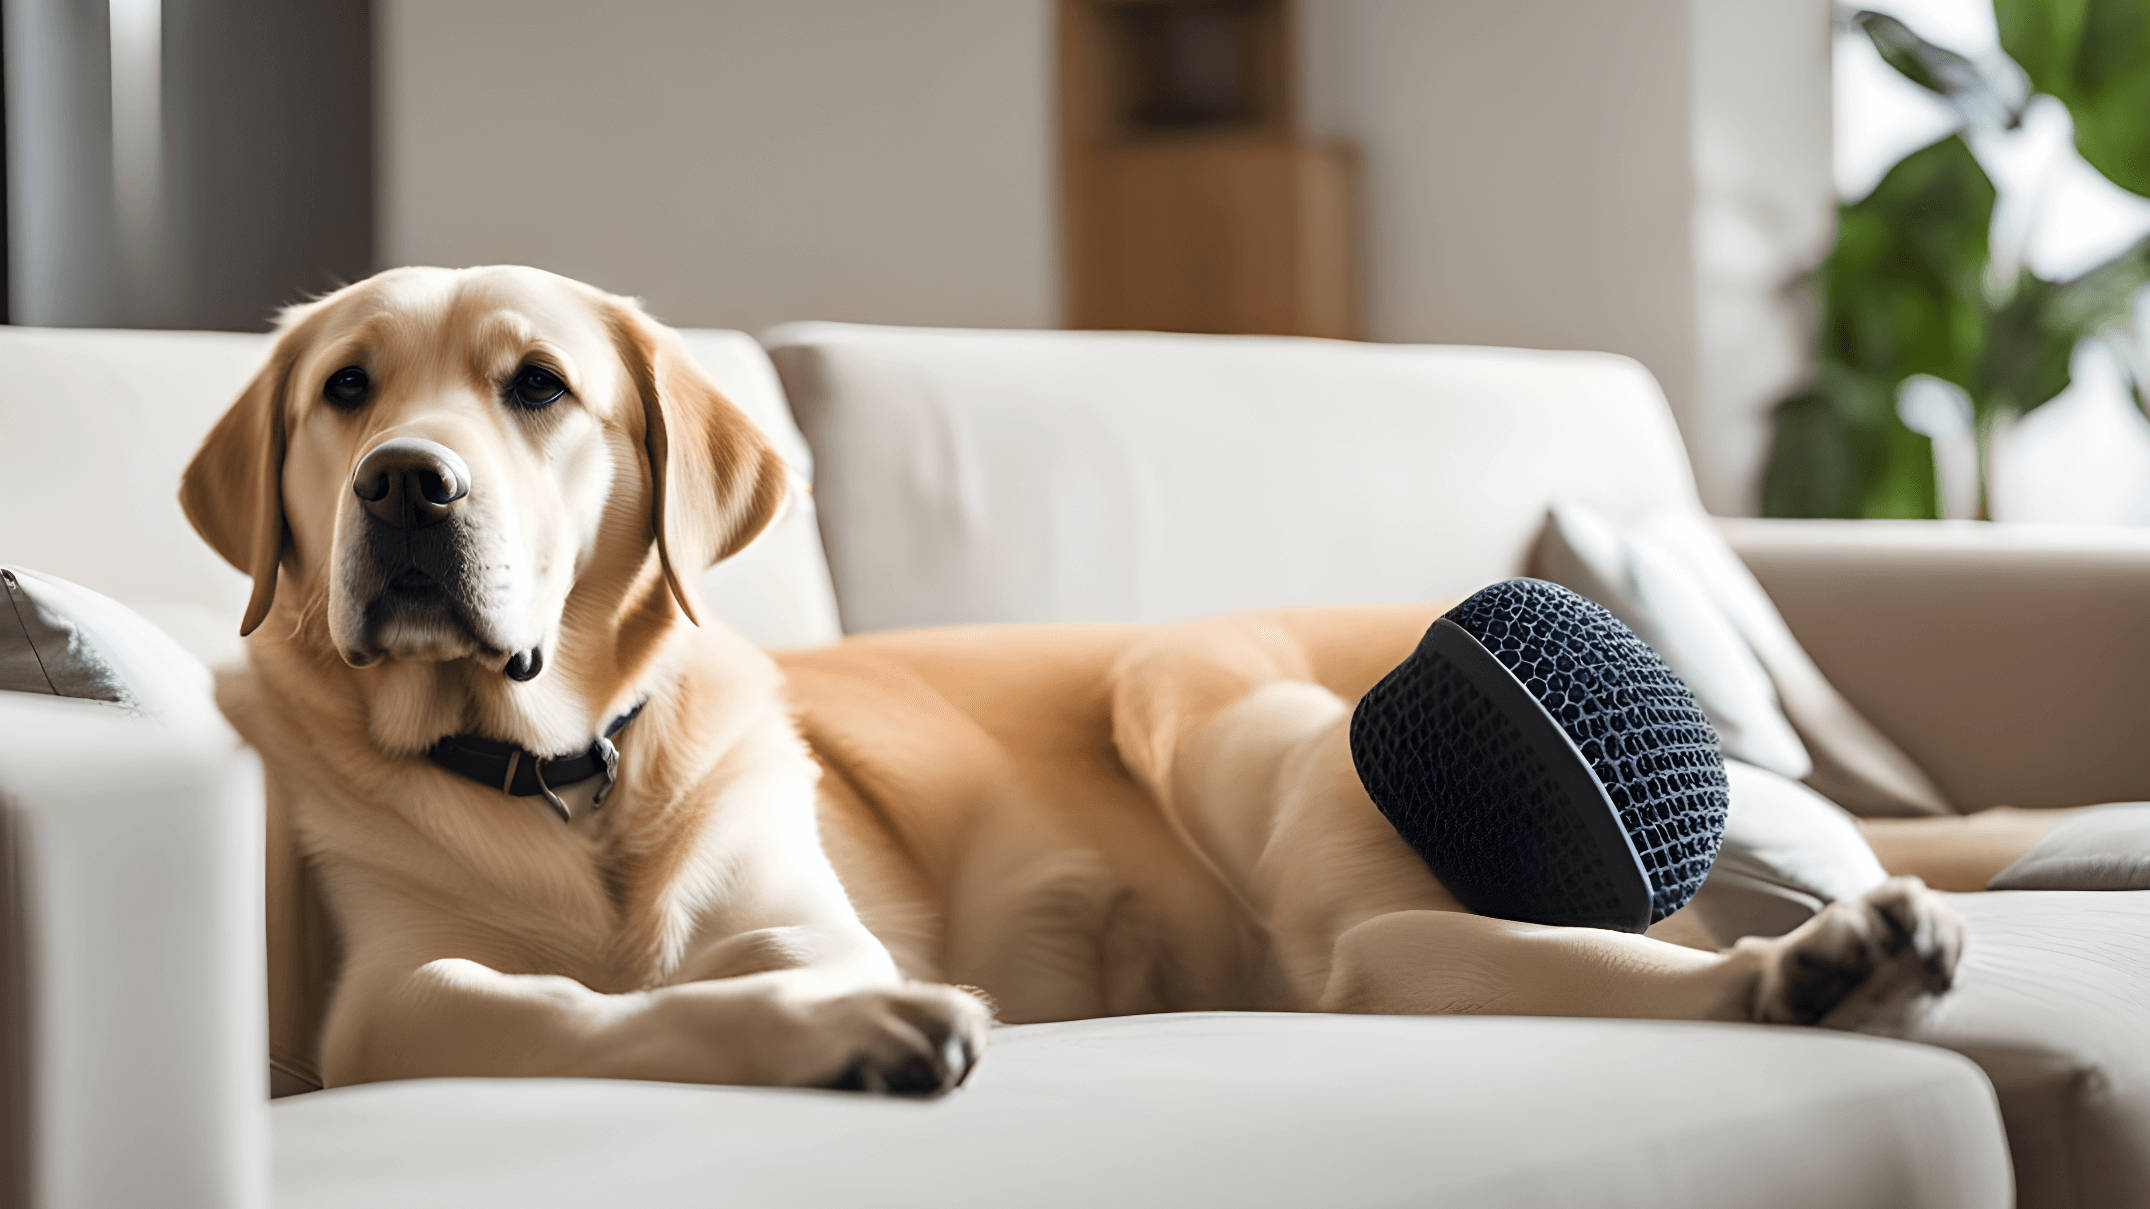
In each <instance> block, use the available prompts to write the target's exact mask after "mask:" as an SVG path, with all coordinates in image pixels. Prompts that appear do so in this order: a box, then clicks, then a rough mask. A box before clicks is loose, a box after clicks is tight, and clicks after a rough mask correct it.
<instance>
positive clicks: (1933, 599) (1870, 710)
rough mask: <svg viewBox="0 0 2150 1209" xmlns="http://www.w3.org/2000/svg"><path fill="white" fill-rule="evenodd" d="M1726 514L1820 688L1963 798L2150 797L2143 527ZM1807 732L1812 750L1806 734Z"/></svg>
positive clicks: (2080, 801)
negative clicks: (1816, 669)
mask: <svg viewBox="0 0 2150 1209" xmlns="http://www.w3.org/2000/svg"><path fill="white" fill-rule="evenodd" d="M1716 527H1717V528H1718V530H1719V531H1720V532H1722V533H1723V534H1724V535H1725V536H1726V538H1727V539H1728V540H1729V541H1730V542H1731V544H1732V545H1733V546H1734V547H1735V548H1736V549H1737V550H1738V553H1739V556H1740V559H1741V561H1743V562H1745V563H1747V564H1748V565H1749V566H1751V567H1752V568H1753V571H1754V574H1755V575H1756V576H1757V577H1758V578H1759V579H1760V581H1761V582H1762V583H1763V584H1764V585H1766V586H1767V588H1768V590H1769V598H1770V600H1771V601H1772V602H1773V603H1774V604H1775V605H1776V606H1777V608H1778V609H1779V610H1781V611H1782V613H1783V616H1784V619H1785V621H1786V622H1788V623H1789V624H1790V626H1791V627H1792V629H1794V630H1795V631H1797V632H1798V635H1799V642H1800V645H1801V646H1802V647H1803V648H1804V649H1805V650H1806V651H1808V652H1810V653H1811V654H1812V656H1813V659H1814V661H1815V662H1816V663H1817V664H1818V665H1819V666H1820V668H1821V669H1822V670H1823V671H1825V672H1826V673H1827V674H1828V683H1829V684H1831V685H1834V686H1835V687H1836V688H1837V689H1840V690H1842V695H1843V696H1844V697H1846V698H1848V699H1849V700H1850V701H1852V702H1855V703H1856V704H1857V707H1858V712H1859V714H1860V715H1862V716H1864V717H1866V718H1869V719H1872V721H1873V723H1874V725H1875V726H1878V727H1880V728H1881V729H1882V730H1883V731H1885V732H1887V734H1888V736H1889V738H1890V739H1892V740H1894V741H1895V742H1896V743H1897V744H1900V745H1901V746H1902V749H1903V750H1904V751H1905V752H1907V753H1908V754H1909V755H1910V756H1911V757H1913V758H1914V759H1915V760H1916V761H1917V763H1918V767H1919V768H1922V769H1924V770H1925V771H1926V772H1928V773H1931V774H1932V775H1933V777H1934V778H1935V779H1936V780H1937V781H1938V783H1939V784H1940V786H1941V788H1942V789H1943V790H1944V791H1945V793H1946V797H1947V799H1948V801H1949V802H1950V803H1951V804H1953V805H1954V806H1955V807H1956V808H1957V809H1959V810H1962V811H1964V812H1966V813H1968V812H1973V811H1984V810H1985V809H1986V808H1987V807H1989V806H2007V805H2013V806H2083V805H2091V804H2095V803H2103V802H2135V801H2143V800H2150V759H2145V758H2144V755H2143V720H2144V702H2143V695H2144V694H2143V686H2144V685H2145V684H2150V625H2145V624H2144V608H2143V605H2144V602H2145V601H2150V529H2115V528H2108V529H2092V528H2088V527H2082V528H2063V527H2059V526H2048V525H2012V524H2011V525H1993V524H1984V523H1979V522H1973V521H1964V522H1961V523H1958V522H1953V521H1823V520H1797V521H1794V520H1739V521H1731V520H1724V521H1719V522H1718V524H1717V526H1716ZM1763 662H1764V664H1765V665H1767V664H1768V662H1769V661H1768V660H1767V659H1764V660H1763ZM1778 689H1779V691H1780V692H1781V693H1782V694H1783V695H1784V698H1785V702H1786V705H1787V706H1788V707H1789V706H1790V705H1791V704H1792V702H1793V700H1794V698H1795V696H1796V694H1794V693H1792V692H1791V691H1790V690H1789V689H1787V688H1786V687H1785V683H1784V681H1783V679H1782V678H1781V677H1780V679H1779V682H1778ZM1793 721H1794V722H1798V721H1799V718H1798V717H1797V716H1796V715H1795V716H1794V718H1793ZM1808 743H1809V746H1810V748H1814V747H1816V746H1817V745H1816V744H1815V743H1814V740H1813V737H1812V736H1811V735H1809V736H1808ZM1818 756H1819V752H1818V751H1817V758H1818ZM1818 787H1819V788H1821V789H1822V792H1823V793H1825V794H1828V795H1829V796H1830V797H1831V798H1832V799H1834V800H1835V801H1837V802H1839V803H1841V804H1842V805H1845V806H1847V807H1850V808H1852V809H1853V812H1854V813H1863V812H1862V811H1861V810H1860V809H1859V807H1858V805H1857V804H1856V803H1855V802H1853V801H1852V800H1851V799H1849V798H1845V797H1841V796H1838V795H1837V794H1836V793H1835V792H1832V790H1831V789H1830V788H1829V787H1828V786H1826V785H1819V784H1818ZM2006 863H2007V861H2006V860H2005V859H2004V860H2003V861H2002V862H2001V864H2004V865H2005V864H2006ZM1999 867H2000V866H1999V865H1996V866H1994V869H1989V870H1987V871H1986V873H1985V874H1984V875H1982V876H1981V877H1980V879H1979V882H1978V884H1980V885H1984V884H1985V878H1986V877H1990V876H1992V873H1993V872H1994V870H1995V869H1998V868H1999Z"/></svg>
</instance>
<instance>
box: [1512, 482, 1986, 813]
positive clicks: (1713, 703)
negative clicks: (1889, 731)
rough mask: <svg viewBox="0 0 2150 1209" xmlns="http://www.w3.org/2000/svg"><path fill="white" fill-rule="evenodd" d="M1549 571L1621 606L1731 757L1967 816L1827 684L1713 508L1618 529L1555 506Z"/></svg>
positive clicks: (1544, 549)
mask: <svg viewBox="0 0 2150 1209" xmlns="http://www.w3.org/2000/svg"><path fill="white" fill-rule="evenodd" d="M1536 571H1537V574H1539V575H1541V576H1543V577H1544V578H1546V579H1549V580H1552V581H1553V582H1555V583H1558V584H1563V585H1565V586H1567V587H1570V588H1573V589H1574V590H1575V591H1577V592H1580V593H1582V594H1583V595H1585V596H1588V597H1590V598H1591V599H1593V600H1596V601H1598V602H1599V603H1600V604H1603V605H1604V606H1605V607H1606V608H1608V609H1611V610H1612V611H1613V613H1614V615H1616V616H1618V617H1619V618H1620V620H1622V621H1623V622H1626V623H1627V625H1628V628H1630V629H1632V630H1634V631H1635V632H1636V633H1637V634H1638V635H1640V636H1641V637H1642V639H1643V641H1645V642H1648V643H1649V644H1650V645H1651V646H1653V647H1655V648H1656V649H1657V651H1658V653H1659V654H1660V655H1663V656H1664V657H1665V662H1666V663H1667V664H1669V665H1671V667H1672V670H1673V671H1674V672H1676V673H1678V674H1679V676H1680V678H1681V679H1683V680H1686V681H1687V682H1688V687H1689V688H1691V689H1693V690H1694V693H1695V697H1696V700H1697V702H1698V704H1700V705H1701V706H1702V709H1703V712H1704V713H1706V714H1708V715H1709V716H1710V721H1711V723H1712V724H1714V725H1716V726H1717V728H1718V732H1719V737H1720V739H1721V740H1722V741H1723V743H1724V750H1725V754H1726V755H1728V756H1733V757H1736V758H1739V759H1743V760H1747V761H1749V762H1750V763H1754V764H1758V765H1760V766H1762V767H1765V768H1769V769H1771V770H1773V771H1776V772H1779V773H1782V774H1784V775H1786V776H1790V777H1796V778H1798V779H1800V780H1804V781H1806V782H1807V783H1809V784H1810V785H1812V786H1813V787H1814V788H1815V789H1817V790H1819V791H1820V792H1821V793H1822V795H1823V796H1824V797H1826V798H1828V799H1829V800H1831V801H1833V802H1836V803H1839V804H1841V805H1842V806H1843V807H1844V808H1845V809H1848V810H1850V811H1851V812H1852V813H1853V814H1858V815H1869V816H1871V815H1948V814H1953V813H1954V811H1953V810H1952V808H1951V807H1950V806H1949V804H1948V799H1947V798H1946V797H1944V796H1943V795H1942V793H1941V790H1940V788H1939V787H1938V786H1937V785H1935V784H1934V782H1933V779H1932V778H1931V777H1928V776H1927V775H1926V773H1925V771H1924V770H1922V769H1921V768H1919V766H1918V764H1917V763H1916V762H1914V761H1913V760H1912V759H1911V757H1910V756H1908V755H1906V754H1905V753H1904V751H1903V749H1902V748H1900V747H1898V746H1897V745H1896V744H1895V743H1893V742H1891V741H1890V740H1889V738H1888V736H1886V735H1884V734H1882V733H1881V732H1880V730H1878V729H1876V728H1875V726H1874V724H1873V723H1871V722H1869V721H1867V720H1866V717H1865V715H1863V714H1861V713H1860V712H1859V711H1858V710H1857V709H1856V708H1855V707H1854V706H1853V705H1852V704H1851V702H1849V701H1847V700H1845V698H1844V695H1843V694H1842V693H1839V692H1837V691H1836V688H1835V686H1833V685H1831V684H1830V683H1829V681H1828V679H1827V678H1826V677H1824V676H1823V675H1822V672H1821V669H1820V668H1819V667H1816V666H1815V664H1814V660H1813V659H1812V658H1811V657H1810V656H1808V654H1807V652H1806V648H1804V647H1802V646H1800V645H1799V640H1798V638H1796V637H1794V636H1793V634H1792V631H1791V627H1790V626H1788V625H1786V624H1785V622H1784V617H1783V615H1782V614H1780V613H1778V612H1777V607H1776V605H1775V604H1773V603H1772V602H1771V601H1770V599H1769V594H1768V593H1767V592H1765V591H1763V589H1762V585H1761V583H1760V581H1758V580H1756V579H1755V577H1754V573H1753V572H1752V571H1749V570H1748V569H1747V565H1746V564H1745V563H1743V562H1741V561H1740V558H1739V555H1738V554H1736V553H1734V552H1733V550H1732V547H1731V546H1730V545H1729V544H1728V543H1726V541H1725V540H1724V535H1723V534H1721V533H1719V532H1718V531H1717V527H1716V526H1715V525H1714V524H1712V523H1711V521H1710V519H1709V517H1707V516H1705V515H1703V514H1702V513H1701V512H1700V511H1698V510H1696V509H1692V508H1661V509H1657V510H1655V511H1651V512H1648V513H1646V514H1645V515H1643V516H1642V517H1641V519H1639V520H1636V521H1632V522H1629V523H1623V524H1618V525H1616V524H1614V523H1613V522H1611V521H1609V520H1607V519H1606V518H1605V517H1604V516H1603V515H1601V514H1599V513H1596V512H1593V511H1591V510H1590V509H1589V508H1587V507H1585V506H1583V505H1581V504H1578V503H1574V502H1562V503H1558V504H1555V505H1554V506H1553V508H1552V510H1551V515H1550V516H1549V517H1548V518H1547V522H1546V527H1545V532H1544V534H1543V536H1542V537H1541V539H1540V541H1539V543H1538V549H1537V555H1536ZM1729 647H1738V648H1740V649H1739V651H1738V652H1737V653H1734V652H1732V651H1731V650H1729V649H1728V648H1729ZM1757 671H1759V673H1760V676H1761V680H1762V683H1763V684H1765V685H1767V686H1768V690H1769V691H1768V693H1767V695H1766V697H1765V696H1763V695H1761V694H1759V693H1757V691H1756V689H1755V685H1754V679H1755V674H1756V673H1757ZM1787 735H1789V736H1791V739H1790V742H1791V743H1794V744H1798V749H1797V751H1796V753H1795V752H1794V751H1793V748H1792V747H1791V746H1790V745H1788V744H1787V742H1786V736H1787Z"/></svg>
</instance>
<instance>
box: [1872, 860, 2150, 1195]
mask: <svg viewBox="0 0 2150 1209" xmlns="http://www.w3.org/2000/svg"><path fill="white" fill-rule="evenodd" d="M1945 897H1946V899H1947V901H1948V903H1949V905H1950V906H1952V907H1954V908H1955V909H1956V910H1957V911H1958V912H1959V913H1960V914H1961V915H1962V916H1963V917H1964V920H1965V922H1966V923H1967V925H1968V928H1969V930H1968V934H1967V936H1966V939H1965V942H1964V949H1963V962H1962V965H1961V966H1960V967H1959V968H1958V970H1957V973H1956V987H1955V989H1954V990H1953V991H1951V992H1950V993H1949V994H1947V995H1945V996H1943V997H1942V998H1940V999H1939V1000H1937V1001H1935V1003H1934V1006H1933V1008H1932V1010H1931V1011H1930V1012H1929V1013H1928V1014H1927V1017H1926V1019H1925V1020H1923V1021H1922V1022H1920V1024H1919V1025H1918V1027H1916V1028H1915V1029H1913V1030H1912V1031H1911V1033H1910V1034H1909V1035H1910V1036H1911V1038H1912V1039H1914V1040H1918V1041H1926V1042H1930V1043H1932V1044H1936V1045H1945V1046H1948V1047H1949V1048H1951V1049H1955V1050H1958V1051H1960V1052H1962V1053H1963V1054H1965V1055H1967V1056H1969V1057H1971V1058H1972V1059H1974V1060H1976V1061H1977V1062H1978V1063H1979V1065H1980V1066H1982V1067H1984V1068H1985V1071H1986V1073H1987V1075H1988V1076H1989V1077H1991V1078H1992V1080H1993V1085H1994V1087H1995V1089H1996V1090H1997V1091H1998V1092H1999V1094H2000V1100H2001V1115H2002V1116H2003V1117H2005V1118H2006V1119H2007V1122H2008V1138H2009V1147H2010V1149H2011V1151H2012V1152H2013V1154H2014V1156H2015V1168H2016V1184H2017V1188H2018V1201H2017V1204H2018V1205H2020V1206H2021V1207H2022V1209H2106V1207H2108V1206H2119V1205H2150V892H2145V891H2128V892H2121V893H2091V892H2070V891H2032V892H2025V893H2012V894H1950V895H1947V896H1945Z"/></svg>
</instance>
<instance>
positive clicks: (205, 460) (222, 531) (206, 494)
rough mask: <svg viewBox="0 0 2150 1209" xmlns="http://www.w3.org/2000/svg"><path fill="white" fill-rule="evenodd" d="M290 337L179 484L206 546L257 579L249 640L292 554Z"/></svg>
mask: <svg viewBox="0 0 2150 1209" xmlns="http://www.w3.org/2000/svg"><path fill="white" fill-rule="evenodd" d="M290 343H291V342H290V338H289V337H288V336H286V337H285V338H284V339H281V340H278V341H277V344H276V349H275V351H274V352H272V353H270V354H269V361H268V364H266V365H264V366H262V367H261V369H260V371H259V372H258V373H256V374H255V375H254V380H253V381H252V382H250V383H248V384H247V387H246V389H245V390H243V391H241V392H240V393H239V398H238V400H237V401H236V402H234V403H233V404H232V405H231V409H230V410H229V411H226V412H225V413H224V418H223V419H221V420H218V421H217V422H216V427H214V428H212V429H210V430H209V435H208V437H207V438H205V439H204V440H203V441H202V447H201V449H199V450H197V451H196V452H195V454H194V460H193V461H191V462H189V463H187V470H186V473H185V474H184V475H182V476H181V477H180V480H179V505H180V507H181V508H184V509H185V510H186V513H187V520H188V521H189V522H191V523H192V524H193V526H194V531H195V532H196V533H199V534H201V535H202V540H203V541H206V542H208V543H209V544H210V545H211V546H212V547H214V548H215V550H216V552H217V553H218V554H221V555H223V556H224V561H225V562H228V563H230V564H231V565H232V566H234V567H237V568H239V569H240V570H241V571H244V572H246V573H247V574H248V575H251V576H253V577H254V595H253V597H252V598H251V599H249V600H248V601H247V602H246V619H245V620H244V621H242V622H241V623H240V625H239V633H240V635H241V636H242V637H244V636H245V635H247V634H251V633H253V632H254V627H256V626H258V625H260V624H261V619H262V618H264V617H267V616H268V615H269V605H270V603H271V602H272V601H274V600H275V599H276V565H277V563H278V561H279V560H281V559H282V557H283V553H284V490H283V479H284V386H285V383H286V380H287V379H288V378H289V377H290V375H291V363H292V352H291V347H290Z"/></svg>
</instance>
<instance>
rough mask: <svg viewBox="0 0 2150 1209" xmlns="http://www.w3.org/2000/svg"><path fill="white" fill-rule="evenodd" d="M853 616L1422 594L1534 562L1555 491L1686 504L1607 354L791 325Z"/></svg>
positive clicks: (1641, 373) (1640, 389) (1658, 423)
mask: <svg viewBox="0 0 2150 1209" xmlns="http://www.w3.org/2000/svg"><path fill="white" fill-rule="evenodd" d="M762 341H763V343H764V344H765V345H766V346H767V347H768V348H769V350H770V354H771V357H772V358H773V360H774V361H775V362H776V366H777V370H778V372H779V373H780V374H781V375H782V377H783V380H784V389H785V392H786V393H787V394H788V395H789V397H790V399H791V404H792V409H793V412H794V414H795V415H796V416H797V418H798V420H799V424H800V427H801V428H802V429H803V430H804V431H805V433H806V436H807V440H808V442H809V443H810V444H811V445H812V446H813V450H814V458H815V466H816V479H815V493H816V498H817V502H818V504H819V506H820V509H821V516H822V534H823V539H824V542H825V546H826V549H827V552H828V555H829V560H830V569H831V571H832V573H833V576H834V579H835V582H836V589H837V599H838V601H839V603H840V604H841V607H842V610H843V619H844V627H845V629H846V630H847V631H859V630H879V629H888V628H892V627H900V626H915V625H938V624H947V623H956V622H1029V621H1171V620H1179V619H1183V618H1188V617H1195V616H1202V615H1206V614H1213V613H1223V612H1230V611H1234V610H1241V609H1256V608H1276V607H1291V606H1302V605H1320V604H1354V603H1381V602H1401V601H1416V600H1429V599H1437V598H1442V597H1447V596H1455V595H1461V594H1464V593H1468V592H1470V591H1473V590H1475V589H1477V588H1479V587H1481V586H1483V585H1485V584H1487V583H1489V582H1492V581H1494V580H1498V579H1502V578H1506V577H1508V576H1511V575H1518V574H1522V573H1524V571H1525V569H1526V567H1527V566H1528V563H1529V557H1530V552H1531V548H1532V546H1533V544H1534V543H1535V541H1536V539H1537V537H1538V534H1539V531H1540V529H1541V527H1542V525H1543V523H1544V519H1545V515H1546V508H1547V505H1548V503H1549V502H1550V501H1551V500H1553V499H1554V498H1556V497H1568V498H1573V499H1577V500H1579V501H1581V502H1584V503H1586V504H1589V505H1591V506H1592V507H1594V508H1596V509H1598V510H1599V511H1601V512H1606V513H1609V514H1612V515H1616V516H1625V515H1632V514H1639V513H1641V512H1643V511H1646V510H1650V509H1654V508H1658V507H1663V506H1667V505H1679V506H1688V507H1695V508H1698V509H1699V507H1700V504H1699V502H1698V500H1697V499H1696V494H1695V488H1694V478H1693V474H1692V472H1691V470H1690V468H1689V466H1688V462H1687V456H1686V453H1685V450H1684V448H1683V447H1682V445H1681V443H1680V438H1679V435H1678V432H1677V430H1676V429H1675V428H1674V426H1673V421H1672V416H1671V413H1670V411H1669V409H1668V408H1667V407H1666V404H1665V400H1664V396H1663V394H1662V393H1661V392H1660V391H1659V390H1658V387H1657V383H1656V382H1655V380H1653V379H1652V378H1651V377H1650V375H1649V373H1648V371H1646V370H1644V369H1643V368H1642V367H1641V366H1640V365H1638V364H1636V363H1635V362H1633V361H1630V360H1627V359H1625V358H1622V357H1616V356H1611V355H1608V354H1601V353H1553V352H1529V351H1521V350H1513V349H1490V348H1460V347H1442V346H1426V345H1418V346H1412V345H1379V344H1357V343H1348V342H1343V341H1332V340H1306V339H1291V338H1270V337H1249V336H1185V335H1159V334H1153V333H1118V332H1011V331H958V330H926V329H908V328H882V327H865V326H856V325H847V324H830V323H802V324H789V325H785V326H783V327H779V328H775V329H772V330H771V331H768V332H765V333H764V334H763V336H762Z"/></svg>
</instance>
